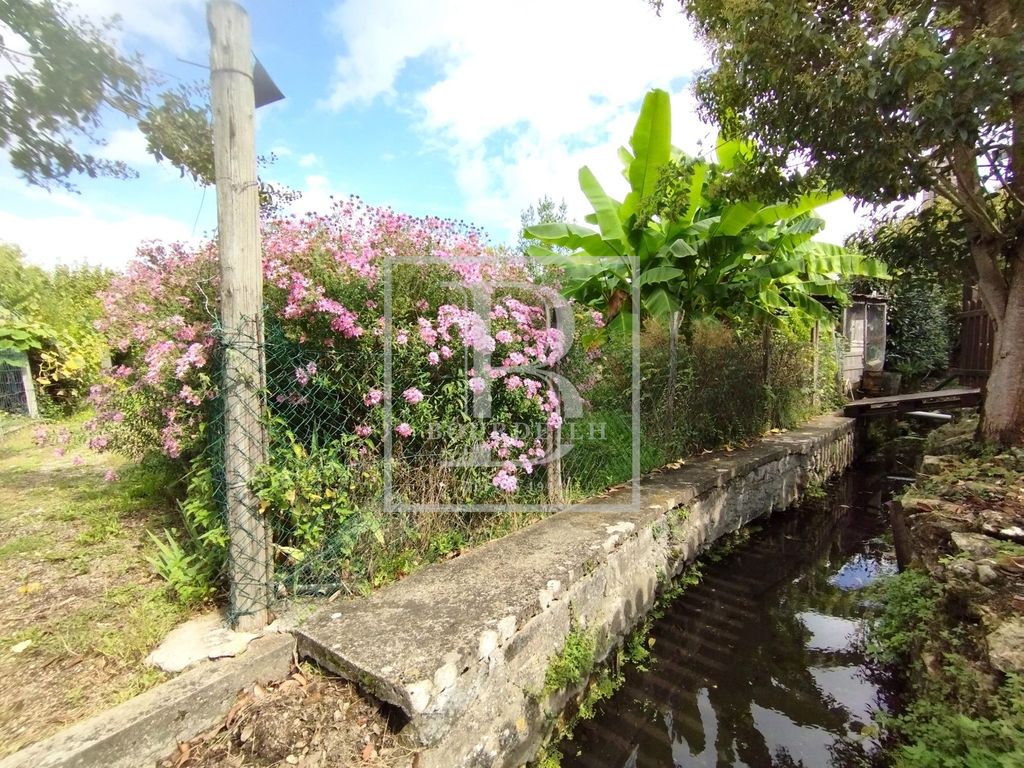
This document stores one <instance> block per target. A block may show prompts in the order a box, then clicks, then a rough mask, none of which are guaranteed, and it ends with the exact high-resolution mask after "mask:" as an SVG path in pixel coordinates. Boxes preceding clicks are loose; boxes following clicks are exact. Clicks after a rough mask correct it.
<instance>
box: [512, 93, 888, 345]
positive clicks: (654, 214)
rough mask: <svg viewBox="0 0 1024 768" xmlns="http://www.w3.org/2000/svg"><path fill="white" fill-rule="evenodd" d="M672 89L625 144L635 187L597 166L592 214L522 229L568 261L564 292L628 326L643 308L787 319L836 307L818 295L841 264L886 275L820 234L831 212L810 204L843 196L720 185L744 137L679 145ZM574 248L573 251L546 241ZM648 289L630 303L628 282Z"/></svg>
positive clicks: (843, 270)
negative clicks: (623, 190)
mask: <svg viewBox="0 0 1024 768" xmlns="http://www.w3.org/2000/svg"><path fill="white" fill-rule="evenodd" d="M670 137H671V107H670V104H669V97H668V94H667V93H666V92H665V91H661V90H654V91H651V92H650V93H648V94H647V96H646V98H645V99H644V103H643V107H642V108H641V111H640V116H639V118H638V120H637V124H636V128H635V129H634V132H633V136H632V139H631V140H630V147H631V149H626V148H623V149H621V150H620V157H621V158H622V162H623V175H624V176H625V177H626V179H627V180H628V181H629V183H630V191H629V193H628V194H627V195H626V197H625V199H624V200H622V201H621V202H620V201H618V200H615V199H613V198H612V197H610V196H609V195H608V194H607V193H606V192H605V191H604V189H603V187H602V186H601V184H600V182H598V180H597V178H596V177H595V176H594V174H593V173H592V172H591V171H590V169H589V168H581V169H580V173H579V177H580V187H581V188H582V190H583V192H584V194H585V195H586V196H587V199H588V200H589V201H590V203H591V205H592V206H593V208H594V213H593V214H591V215H590V216H588V217H587V221H588V223H590V224H596V225H597V229H596V230H595V229H593V228H591V227H589V226H584V225H579V224H572V223H568V222H559V223H549V224H539V225H535V226H532V227H529V228H527V229H526V230H525V232H524V235H525V236H526V237H531V238H534V239H536V240H539V241H541V242H542V243H544V244H545V246H547V247H544V246H534V247H532V248H531V253H532V254H533V255H535V256H537V257H538V258H540V259H542V260H545V261H547V262H549V263H553V264H556V265H558V266H561V267H562V268H563V269H564V270H565V278H566V280H565V290H566V293H567V294H568V295H569V296H571V297H573V298H576V299H577V300H579V301H581V302H583V303H585V304H588V305H590V306H593V307H595V308H597V309H600V310H601V311H603V312H605V314H606V318H607V320H608V321H609V324H610V326H611V327H618V328H622V329H628V328H630V327H632V325H633V323H634V322H636V321H637V319H639V318H642V317H643V316H653V317H660V318H664V319H666V320H668V321H669V322H670V325H671V327H672V328H675V327H677V326H678V325H679V324H680V322H682V323H683V324H684V325H685V326H688V325H689V324H691V323H692V322H693V321H695V320H697V319H700V318H702V317H716V318H719V319H730V320H731V319H738V318H740V319H754V320H757V321H760V322H764V323H779V322H781V318H782V317H784V316H786V315H794V314H798V315H805V316H809V317H811V318H814V319H826V318H829V317H830V315H829V312H828V310H827V309H826V308H825V306H824V305H823V304H822V303H821V302H820V301H819V300H818V297H823V296H828V297H833V298H839V299H841V298H842V297H843V295H844V294H843V290H842V287H841V285H840V282H839V278H840V277H841V276H851V275H870V276H884V274H885V270H884V267H883V265H882V264H880V263H878V262H877V261H875V260H872V259H867V258H864V257H862V256H861V255H859V254H857V253H854V252H852V251H848V250H846V249H844V248H842V247H841V246H837V245H831V244H828V243H821V242H818V241H815V240H812V239H811V238H812V237H813V235H814V234H816V233H817V232H818V231H820V230H821V228H822V226H823V224H824V222H823V221H822V220H821V219H820V218H817V217H813V216H812V215H811V212H812V211H813V210H814V209H815V208H817V207H818V206H820V205H823V204H825V203H827V202H829V201H830V200H833V199H835V198H836V197H838V195H837V194H831V195H829V194H825V193H821V192H813V193H808V194H805V195H803V196H801V197H800V198H798V199H797V200H795V201H794V202H792V203H789V202H783V203H775V204H768V205H766V204H764V203H762V202H760V201H759V200H757V199H754V198H751V199H741V200H732V199H728V198H724V197H721V196H719V195H720V190H722V189H723V188H724V185H725V182H726V181H727V180H728V179H729V178H730V177H731V176H732V174H733V173H734V172H735V171H736V170H737V169H739V168H740V167H741V165H742V163H743V157H744V155H745V153H746V151H747V148H746V144H745V143H744V142H741V141H737V140H734V141H729V142H722V143H721V144H720V146H719V149H718V162H717V163H709V162H706V161H703V160H696V159H693V158H688V157H686V156H685V155H684V154H683V153H681V152H680V151H679V150H677V149H675V148H673V147H672V146H671V143H670ZM552 245H554V246H561V247H563V248H569V249H571V252H570V253H569V255H562V254H561V253H559V252H556V251H553V250H552V249H551V247H550V246H552ZM634 286H635V287H636V289H637V292H638V293H639V295H640V305H639V306H633V298H632V289H633V287H634Z"/></svg>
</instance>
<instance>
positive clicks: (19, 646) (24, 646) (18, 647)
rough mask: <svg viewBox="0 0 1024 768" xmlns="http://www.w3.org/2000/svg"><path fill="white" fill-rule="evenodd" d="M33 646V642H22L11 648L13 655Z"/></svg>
mask: <svg viewBox="0 0 1024 768" xmlns="http://www.w3.org/2000/svg"><path fill="white" fill-rule="evenodd" d="M30 645H32V641H31V640H22V641H21V642H20V643H15V644H14V645H12V646H11V653H21V652H22V651H24V650H26V649H27V648H28V647H29V646H30Z"/></svg>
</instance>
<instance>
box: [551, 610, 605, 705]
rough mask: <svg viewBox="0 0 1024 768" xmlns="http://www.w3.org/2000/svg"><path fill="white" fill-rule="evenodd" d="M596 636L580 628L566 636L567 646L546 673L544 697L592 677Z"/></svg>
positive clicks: (557, 655) (564, 646)
mask: <svg viewBox="0 0 1024 768" xmlns="http://www.w3.org/2000/svg"><path fill="white" fill-rule="evenodd" d="M595 649H596V642H595V640H594V636H593V635H592V634H591V633H590V632H587V631H586V630H584V629H581V628H580V627H578V626H574V627H573V628H572V630H570V632H569V634H568V635H566V636H565V644H564V645H563V646H562V650H561V651H559V652H558V653H557V654H556V655H555V656H554V658H552V659H551V661H550V662H549V663H548V669H547V672H545V673H544V690H543V691H542V694H543V695H547V694H551V693H555V692H557V691H564V690H565V689H566V688H571V687H573V686H575V685H578V684H579V683H580V682H581V681H583V680H586V679H587V678H588V677H589V676H590V672H591V670H592V669H593V668H594V651H595Z"/></svg>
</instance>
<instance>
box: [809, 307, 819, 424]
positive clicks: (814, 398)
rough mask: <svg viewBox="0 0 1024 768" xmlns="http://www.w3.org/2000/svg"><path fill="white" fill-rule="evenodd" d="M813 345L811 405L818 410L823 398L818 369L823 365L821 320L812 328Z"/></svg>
mask: <svg viewBox="0 0 1024 768" xmlns="http://www.w3.org/2000/svg"><path fill="white" fill-rule="evenodd" d="M811 347H812V348H813V350H814V357H813V359H812V361H811V387H812V389H811V407H812V408H814V412H815V413H817V412H818V408H820V407H821V398H820V397H819V395H818V370H819V368H820V367H821V364H820V362H819V357H820V355H821V349H820V347H821V321H820V320H815V321H814V328H812V329H811Z"/></svg>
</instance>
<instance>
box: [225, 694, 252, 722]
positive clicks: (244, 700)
mask: <svg viewBox="0 0 1024 768" xmlns="http://www.w3.org/2000/svg"><path fill="white" fill-rule="evenodd" d="M251 700H252V696H251V695H250V694H249V693H248V692H246V693H243V694H242V695H241V696H239V697H238V701H236V702H235V705H234V706H233V707H231V709H229V710H228V714H227V717H225V718H224V723H225V725H227V726H228V727H230V726H231V724H232V723H233V722H235V718H236V717H238V713H239V712H241V711H242V708H243V707H245V705H246V704H248V703H249V702H250V701H251Z"/></svg>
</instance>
